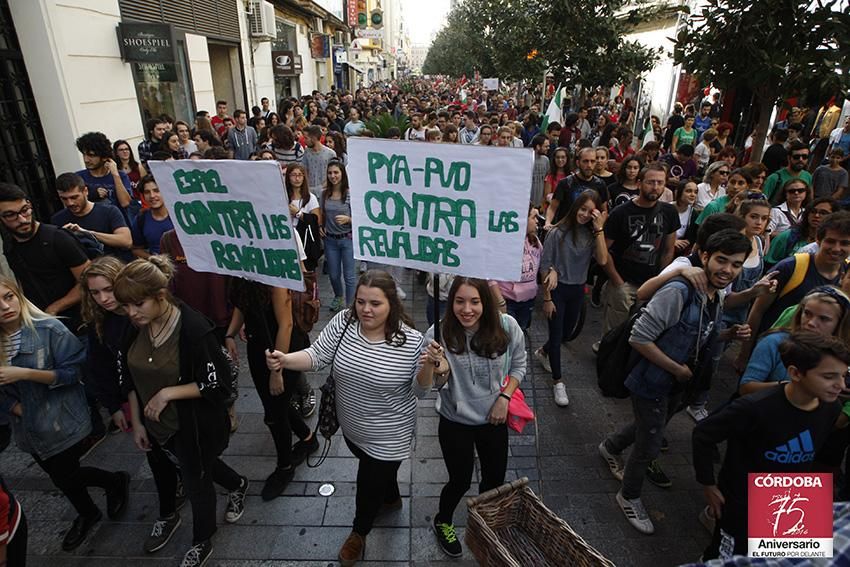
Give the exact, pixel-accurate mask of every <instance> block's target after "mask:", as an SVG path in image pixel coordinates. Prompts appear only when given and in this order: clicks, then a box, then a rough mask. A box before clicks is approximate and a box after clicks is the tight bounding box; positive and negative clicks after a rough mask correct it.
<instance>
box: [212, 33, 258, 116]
mask: <svg viewBox="0 0 850 567" xmlns="http://www.w3.org/2000/svg"><path fill="white" fill-rule="evenodd" d="M207 47H208V49H209V54H210V72H211V73H212V82H213V92H214V93H215V99H216V100H226V101H227V113H228V114H230V115H232V114H233V111H234V110H236V109H237V108H239V109H242V110H244V111H246V112H247V113H248V115H249V116H250V115H251V112H250V110H251V109H250V108H245V106H244V105H245V94H244V92H243V91H242V73H241V67H240V64H239V53H238V50H237V48H236V47H232V46H230V45H223V44H219V43H208V44H207Z"/></svg>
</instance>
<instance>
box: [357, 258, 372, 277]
mask: <svg viewBox="0 0 850 567" xmlns="http://www.w3.org/2000/svg"><path fill="white" fill-rule="evenodd" d="M358 269H359V271H360V273H361V274H364V273H366V272H367V271H368V270H369V264H367V263H366V262H364V261H363V260H361V261H360V268H358Z"/></svg>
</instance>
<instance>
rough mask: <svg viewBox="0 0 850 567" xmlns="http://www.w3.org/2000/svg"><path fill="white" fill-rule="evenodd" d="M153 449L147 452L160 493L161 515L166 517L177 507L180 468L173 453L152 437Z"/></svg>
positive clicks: (157, 489) (149, 464)
mask: <svg viewBox="0 0 850 567" xmlns="http://www.w3.org/2000/svg"><path fill="white" fill-rule="evenodd" d="M150 444H151V450H150V451H148V452H147V453H145V455H146V456H147V458H148V466H149V467H150V469H151V474H153V481H154V484H156V491H157V493H158V494H159V517H160V518H166V517H168V516H170V515H171V514H173V513H174V511H175V510H176V509H177V498H176V492H177V481H178V479H179V478H180V475H179V469H178V467H177V464H176V463H175V462H174V460H173V459H176V457H173V453H170V452H166V451H165V449H163V448H162V446H161V445H160V444H159V443H157V442H156V441H155V440H154V439H150Z"/></svg>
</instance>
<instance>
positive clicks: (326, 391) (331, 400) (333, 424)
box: [307, 313, 353, 468]
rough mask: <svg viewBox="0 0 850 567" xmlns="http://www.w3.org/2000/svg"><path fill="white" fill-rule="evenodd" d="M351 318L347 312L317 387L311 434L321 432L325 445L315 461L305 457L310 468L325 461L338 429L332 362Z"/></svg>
mask: <svg viewBox="0 0 850 567" xmlns="http://www.w3.org/2000/svg"><path fill="white" fill-rule="evenodd" d="M352 320H353V316H352V314H350V313H349V314H348V321H346V323H345V328H343V330H342V334H341V335H340V336H339V340H338V341H337V342H336V347H334V353H333V358H331V372H330V374H328V378H327V379H326V380H325V383H324V384H323V385H322V387H321V388H320V389H319V390H320V391H321V392H322V397H321V399H320V401H319V419H318V421H317V422H316V429H314V430H313V435H316V434H317V433H318V434H321V436H322V437H324V438H325V446H324V447H322V453H321V454H320V455H319V458H318V460H317V461H316V462H315V463H312V464H311V463H310V459H307V466H308V467H310V468H316V467H318V466H320V465H321V464H322V463H324V462H325V459H326V458H327V456H328V453H329V452H330V450H331V438H332V437H333V436H334V434H335V433H336V432H337V431H338V430H339V419H337V416H336V381H335V380H334V362H335V361H336V353H337V351H338V350H339V345H340V344H341V343H342V339H343V337H345V333H346V332H348V326H349V325H351V321H352Z"/></svg>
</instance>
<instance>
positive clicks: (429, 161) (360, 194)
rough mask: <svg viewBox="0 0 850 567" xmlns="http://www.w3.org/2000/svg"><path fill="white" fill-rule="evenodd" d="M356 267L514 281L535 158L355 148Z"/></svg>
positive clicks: (368, 144)
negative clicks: (364, 262) (376, 265)
mask: <svg viewBox="0 0 850 567" xmlns="http://www.w3.org/2000/svg"><path fill="white" fill-rule="evenodd" d="M348 160H349V161H348V177H349V181H350V185H351V217H352V229H353V234H352V237H353V240H354V257H355V258H358V259H361V260H370V261H374V262H378V263H381V264H390V265H395V266H404V267H406V268H414V269H418V270H424V271H427V272H440V273H449V274H457V275H463V276H470V277H479V278H488V279H496V280H503V281H518V280H519V279H520V276H521V273H520V272H521V268H522V251H523V246H524V240H525V232H526V226H527V223H528V204H529V198H530V195H531V175H532V168H533V166H534V155H533V153H532V151H531V150H524V149H516V148H497V147H487V146H472V145H459V144H433V143H422V142H403V141H392V140H376V139H373V138H351V139H350V140H349V141H348Z"/></svg>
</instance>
